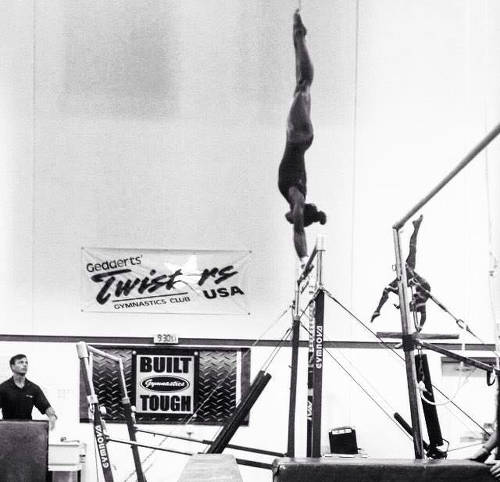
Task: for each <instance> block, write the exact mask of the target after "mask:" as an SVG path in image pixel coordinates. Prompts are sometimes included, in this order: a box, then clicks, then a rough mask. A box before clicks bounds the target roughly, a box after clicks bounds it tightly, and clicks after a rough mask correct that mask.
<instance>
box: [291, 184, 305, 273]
mask: <svg viewBox="0 0 500 482" xmlns="http://www.w3.org/2000/svg"><path fill="white" fill-rule="evenodd" d="M289 198H290V201H291V204H292V219H293V243H294V245H295V251H296V252H297V256H298V257H299V258H300V261H301V263H302V264H303V262H304V258H307V240H306V232H305V229H304V204H305V198H304V195H303V194H302V193H301V192H300V191H299V190H298V189H297V188H296V187H291V188H290V189H289Z"/></svg>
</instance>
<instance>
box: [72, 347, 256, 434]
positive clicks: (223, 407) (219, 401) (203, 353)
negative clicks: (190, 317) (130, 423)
mask: <svg viewBox="0 0 500 482" xmlns="http://www.w3.org/2000/svg"><path fill="white" fill-rule="evenodd" d="M96 348H99V349H100V350H101V351H104V352H106V353H108V354H110V355H113V356H114V357H118V358H120V359H121V360H122V362H123V375H124V377H125V384H126V387H127V392H128V394H129V397H130V400H131V403H132V404H133V405H134V406H136V405H137V411H136V419H137V422H138V423H145V424H149V423H152V424H155V423H159V424H165V423H169V424H170V423H171V424H183V423H186V422H187V421H188V420H189V423H194V424H208V425H222V424H223V423H225V422H226V421H227V419H228V418H229V417H231V416H232V415H233V413H234V410H235V407H236V405H237V404H238V403H239V402H240V400H241V397H244V396H245V395H246V394H247V393H248V389H249V386H250V359H251V353H250V349H249V348H220V347H219V348H211V347H197V348H196V349H194V348H181V347H168V348H167V347H161V348H160V347H157V346H141V345H126V346H118V345H117V346H109V345H97V346H96ZM138 354H139V357H140V359H143V358H142V357H143V356H147V357H150V358H149V359H148V360H147V361H143V362H142V363H143V368H144V369H143V370H141V372H142V375H141V376H140V378H141V380H144V381H145V383H144V384H145V385H146V387H148V388H150V389H151V388H157V389H162V390H163V389H165V387H168V388H169V389H170V388H171V389H172V390H171V391H154V390H144V391H141V389H139V391H138V390H137V385H138V383H137V382H138V377H137V376H136V370H137V369H138V368H136V365H137V355H138ZM193 356H194V373H193V372H191V370H190V369H191V367H192V365H191V362H190V359H191V357H193ZM152 357H167V358H168V357H170V358H172V357H173V360H175V359H177V361H176V362H175V361H173V360H171V361H166V360H165V361H161V358H158V359H156V367H155V365H154V363H155V362H154V359H152ZM90 359H91V363H92V381H93V383H94V389H95V393H96V395H97V398H98V400H99V404H100V405H102V406H104V407H106V421H107V422H109V423H125V413H124V410H123V405H122V396H121V392H120V386H119V382H118V380H119V378H120V376H121V374H120V371H119V369H118V365H117V363H116V362H115V361H113V360H111V359H109V358H106V357H102V356H100V355H98V354H94V353H91V354H90ZM144 360H145V359H144ZM139 368H140V367H139ZM150 370H151V371H150ZM191 376H194V385H192V386H191V387H187V386H185V385H186V384H185V382H184V381H182V380H177V379H174V378H173V377H178V378H183V379H186V380H187V381H188V382H191V380H192V378H191ZM155 377H172V378H168V379H166V380H164V379H155ZM148 378H153V380H151V381H150V382H147V381H146V380H147V379H148ZM191 388H192V391H190V390H191ZM174 389H176V391H174ZM177 389H178V390H177ZM141 394H143V395H149V396H151V395H157V396H158V398H157V399H155V398H151V397H149V398H148V399H141V398H140V395H141ZM191 394H192V395H193V396H194V399H192V400H191V399H190V398H184V399H182V398H180V397H181V396H184V397H190V396H191ZM138 395H139V396H138ZM161 395H170V398H169V399H168V400H167V399H166V398H164V399H161ZM173 396H177V397H179V398H172V397H173ZM142 404H144V405H142ZM162 404H163V407H162ZM189 405H192V407H193V408H194V411H193V412H191V413H186V412H188V411H189V408H190V407H189ZM144 406H145V408H143V407H144ZM139 409H141V410H145V411H144V412H141V411H140V410H139ZM163 409H165V410H164V411H162V410H163ZM88 421H89V412H88V400H87V392H86V389H85V383H84V377H83V375H82V372H81V371H80V422H83V423H85V422H88ZM244 423H245V424H246V423H248V420H246V421H245V422H244Z"/></svg>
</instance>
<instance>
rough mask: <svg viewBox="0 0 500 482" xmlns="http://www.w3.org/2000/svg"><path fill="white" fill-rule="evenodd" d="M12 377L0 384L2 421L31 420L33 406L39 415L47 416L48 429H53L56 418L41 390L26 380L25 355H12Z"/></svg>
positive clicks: (26, 362) (26, 359)
mask: <svg viewBox="0 0 500 482" xmlns="http://www.w3.org/2000/svg"><path fill="white" fill-rule="evenodd" d="M9 363H10V369H11V370H12V377H11V378H9V379H8V380H5V382H3V383H2V384H0V408H1V409H2V416H3V419H4V420H31V412H32V410H33V406H35V407H36V408H37V409H38V410H39V411H40V413H42V414H45V415H47V417H48V419H49V428H50V430H52V429H53V428H54V427H55V424H56V420H57V416H56V412H55V411H54V409H53V408H52V407H51V406H50V403H49V402H48V400H47V398H46V397H45V395H44V394H43V392H42V389H41V388H40V387H39V386H38V385H36V384H34V383H33V382H31V381H30V380H28V379H27V378H26V372H27V371H28V358H27V357H26V355H23V354H19V355H14V356H13V357H12V358H11V359H10V362H9Z"/></svg>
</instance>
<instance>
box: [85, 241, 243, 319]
mask: <svg viewBox="0 0 500 482" xmlns="http://www.w3.org/2000/svg"><path fill="white" fill-rule="evenodd" d="M249 260H250V252H249V251H187V250H157V249H113V248H82V310H83V311H99V312H108V313H120V312H127V313H186V314H187V313H191V314H248V313H249V310H248V303H247V276H246V270H247V267H248V265H249Z"/></svg>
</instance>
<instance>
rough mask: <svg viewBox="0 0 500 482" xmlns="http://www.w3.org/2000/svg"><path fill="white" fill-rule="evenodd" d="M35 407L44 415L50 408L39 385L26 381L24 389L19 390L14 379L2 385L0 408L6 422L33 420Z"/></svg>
mask: <svg viewBox="0 0 500 482" xmlns="http://www.w3.org/2000/svg"><path fill="white" fill-rule="evenodd" d="M33 406H35V407H36V408H38V410H40V413H42V414H43V413H45V411H46V410H47V408H49V407H50V403H49V402H48V400H47V399H46V398H45V395H44V394H43V392H42V389H41V388H40V387H39V386H38V385H36V384H35V383H33V382H30V381H29V380H28V379H26V380H25V382H24V387H23V388H19V387H18V386H17V385H16V384H15V383H14V379H13V378H9V379H8V380H5V382H3V383H2V384H0V408H1V409H2V415H3V419H4V420H31V412H32V410H33Z"/></svg>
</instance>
